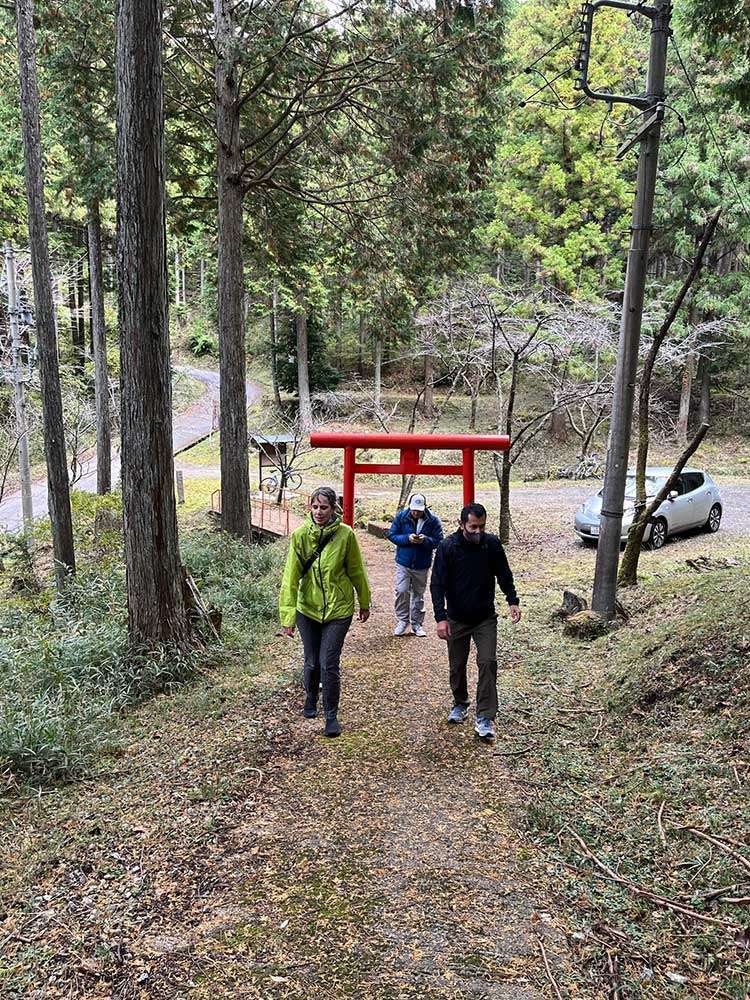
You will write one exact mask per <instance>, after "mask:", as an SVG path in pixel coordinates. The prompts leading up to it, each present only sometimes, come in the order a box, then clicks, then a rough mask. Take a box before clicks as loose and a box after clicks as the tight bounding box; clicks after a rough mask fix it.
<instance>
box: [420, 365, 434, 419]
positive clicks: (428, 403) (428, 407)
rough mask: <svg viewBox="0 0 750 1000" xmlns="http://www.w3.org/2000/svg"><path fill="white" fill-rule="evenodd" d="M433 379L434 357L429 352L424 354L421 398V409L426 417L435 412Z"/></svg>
mask: <svg viewBox="0 0 750 1000" xmlns="http://www.w3.org/2000/svg"><path fill="white" fill-rule="evenodd" d="M434 381H435V359H434V357H433V356H432V355H431V354H425V358H424V396H423V399H422V410H423V412H424V415H425V416H426V417H429V418H432V416H433V415H434V413H435V399H434V395H433V385H434Z"/></svg>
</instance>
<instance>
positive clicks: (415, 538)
mask: <svg viewBox="0 0 750 1000" xmlns="http://www.w3.org/2000/svg"><path fill="white" fill-rule="evenodd" d="M409 541H410V542H411V544H412V545H421V544H422V539H421V538H420V537H419V535H409Z"/></svg>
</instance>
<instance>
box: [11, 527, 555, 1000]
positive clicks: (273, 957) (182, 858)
mask: <svg viewBox="0 0 750 1000" xmlns="http://www.w3.org/2000/svg"><path fill="white" fill-rule="evenodd" d="M361 538H362V544H363V548H364V551H365V556H366V559H367V563H368V567H369V568H370V573H371V579H372V583H373V588H374V593H375V600H374V610H373V614H372V617H371V619H370V621H369V622H367V623H366V624H360V623H357V624H355V625H354V627H353V629H352V632H351V633H350V635H349V638H348V641H347V645H346V648H345V658H344V666H343V676H344V689H343V695H342V711H341V718H342V723H343V726H344V733H343V735H342V736H341V737H340V738H339V739H337V740H325V739H324V738H323V737H322V736H321V731H322V722H321V720H320V719H316V720H304V719H303V718H302V716H301V705H302V697H301V688H300V685H299V665H300V660H301V656H300V650H299V647H298V645H297V642H296V640H295V641H294V645H292V644H291V643H290V642H289V640H284V639H282V638H277V639H276V640H274V643H273V644H272V647H271V648H270V649H269V650H268V657H267V673H266V676H263V675H261V676H260V677H256V678H254V679H253V683H252V684H251V685H250V684H248V683H247V681H245V682H244V688H242V686H241V689H240V690H237V689H235V691H234V693H233V694H232V695H231V697H227V692H226V689H225V690H224V693H223V694H221V693H220V691H217V692H216V696H215V697H214V692H213V691H212V690H211V689H210V688H209V687H208V686H206V687H205V688H204V691H203V693H202V695H201V696H200V697H199V696H197V695H196V697H194V698H193V700H192V702H188V704H187V706H186V705H185V704H182V703H181V698H180V697H178V698H174V699H159V700H157V702H155V703H152V705H151V706H146V707H145V708H144V709H143V710H141V712H139V713H137V715H136V717H135V718H134V719H133V720H132V725H131V726H130V729H131V732H130V734H129V746H128V747H127V750H126V752H125V753H124V754H123V755H122V757H121V758H120V759H119V760H117V761H116V771H115V773H114V774H113V773H109V774H106V775H102V776H101V777H100V778H99V779H97V780H95V781H92V782H90V783H87V784H85V785H80V786H78V787H76V788H73V789H68V790H62V791H61V792H52V793H51V794H49V795H47V796H44V797H43V798H42V799H40V800H39V802H38V803H36V804H34V803H30V802H28V801H27V802H26V803H24V804H23V806H21V805H20V804H19V808H21V809H23V810H24V811H25V810H28V811H29V812H30V813H31V814H32V815H33V816H34V822H33V824H32V823H30V822H29V820H30V817H29V816H28V815H27V816H24V817H23V820H24V822H23V827H24V828H26V829H27V830H28V829H29V828H30V827H31V829H32V830H33V833H31V834H28V835H27V836H25V837H24V839H23V842H22V843H19V844H17V845H15V847H14V850H13V856H12V858H11V856H10V854H8V853H7V852H8V848H6V850H5V851H2V852H0V853H1V854H4V855H6V857H2V856H0V863H3V866H5V862H6V861H7V862H12V864H11V868H12V869H13V880H12V884H13V886H14V896H15V898H14V900H10V899H8V898H7V897H6V899H5V901H4V902H5V911H6V914H12V913H15V914H17V915H18V918H17V922H16V923H15V924H12V925H11V928H10V931H11V937H10V939H9V940H10V942H11V947H12V953H13V956H14V958H12V959H11V967H13V962H15V963H16V966H15V968H16V971H18V970H20V969H21V968H23V967H25V966H26V965H27V964H28V968H29V972H28V976H29V979H28V987H27V989H26V991H25V992H24V993H23V994H22V995H23V996H24V998H32V997H34V998H35V997H42V996H43V997H44V998H45V1000H49V998H57V997H63V996H64V997H97V998H99V997H102V998H103V997H113V998H118V1000H125V998H127V1000H130V998H138V1000H146V998H148V1000H161V998H165V1000H166V998H176V997H180V998H182V997H184V998H190V1000H202V998H209V997H210V998H211V1000H224V998H230V997H232V998H268V997H279V998H281V997H285V998H286V997H289V998H292V997H307V998H309V997H321V998H322V997H357V998H368V1000H369V998H373V1000H374V998H378V1000H380V998H382V1000H386V998H394V1000H395V998H397V997H399V998H400V997H428V998H432V997H435V998H446V1000H447V998H459V997H482V998H493V1000H536V998H542V997H545V996H550V995H552V994H551V993H550V992H549V991H550V986H549V980H548V978H547V974H546V973H545V968H544V962H543V959H542V949H544V951H545V952H546V953H547V956H548V959H549V961H550V963H551V965H552V968H553V969H556V970H557V972H558V974H560V973H563V972H564V968H565V965H566V963H567V958H566V945H565V941H564V938H563V936H562V934H561V932H560V931H559V930H558V929H557V928H556V926H555V923H554V920H553V918H552V917H551V916H550V915H549V913H548V912H547V911H546V907H548V906H549V905H550V900H549V898H545V895H544V893H545V891H546V888H545V886H544V884H542V889H541V891H540V889H539V884H538V876H539V868H538V866H537V867H536V872H535V874H536V879H537V885H535V884H534V882H535V877H534V873H533V871H532V868H531V865H530V863H529V862H528V860H527V859H528V858H530V856H531V855H530V848H529V847H528V845H526V844H525V843H524V842H523V840H522V839H521V838H520V837H519V835H518V834H517V833H516V832H515V831H514V823H513V819H514V813H516V811H518V810H521V809H522V808H523V807H524V805H525V803H524V802H523V801H522V795H523V792H522V789H521V788H520V787H519V785H518V784H517V783H514V781H512V780H511V776H510V774H509V773H508V772H507V771H506V770H505V768H504V765H503V757H502V755H501V754H500V753H498V751H497V750H496V749H495V748H492V747H490V746H487V745H484V744H481V743H479V742H478V741H477V740H476V739H475V737H474V734H473V729H472V726H471V723H467V724H465V725H464V726H460V727H456V728H455V729H454V728H451V727H448V726H447V724H446V723H445V716H446V713H447V710H448V709H449V707H450V701H451V699H450V696H449V691H448V688H447V676H446V675H447V668H446V653H445V646H444V645H443V644H442V643H440V641H439V640H438V639H437V638H435V637H430V638H427V639H419V638H417V637H414V636H411V637H405V638H399V639H397V638H395V637H393V636H392V635H391V632H392V626H393V622H392V613H391V605H392V579H393V551H392V548H391V547H390V546H389V545H388V543H387V542H384V541H381V540H377V539H374V538H371V537H369V536H361ZM431 621H432V619H431V615H430V614H428V625H429V623H431ZM500 632H501V638H500V657H501V660H502V659H503V651H505V658H506V659H507V661H508V662H509V663H511V662H512V661H513V658H514V654H513V649H512V643H513V641H514V640H513V637H512V635H511V626H510V624H509V623H508V624H503V625H502V627H501V630H500ZM290 677H293V678H294V679H293V680H290ZM219 680H220V679H219ZM500 700H501V704H502V691H501V699H500ZM499 734H500V739H499V743H500V744H501V745H502V744H503V741H504V738H505V736H506V734H505V733H504V732H503V715H502V709H501V717H500V724H499ZM507 735H510V736H511V737H512V735H513V734H512V733H511V734H507ZM34 814H35V815H34ZM515 818H516V819H518V816H516V817H515ZM19 825H20V824H19ZM25 858H27V859H28V860H29V863H30V867H28V868H25V867H24V859H25ZM543 882H544V879H543V880H542V883H543ZM2 930H4V931H7V930H8V923H7V920H6V924H5V925H2ZM14 933H15V937H14ZM540 941H541V942H542V943H540ZM16 981H17V980H16ZM20 995H21V994H19V996H20Z"/></svg>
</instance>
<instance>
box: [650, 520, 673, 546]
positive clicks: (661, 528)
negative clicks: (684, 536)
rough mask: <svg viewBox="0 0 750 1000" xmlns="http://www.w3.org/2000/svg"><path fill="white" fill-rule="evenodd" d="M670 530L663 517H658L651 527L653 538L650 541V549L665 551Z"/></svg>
mask: <svg viewBox="0 0 750 1000" xmlns="http://www.w3.org/2000/svg"><path fill="white" fill-rule="evenodd" d="M668 533H669V528H668V527H667V522H666V521H665V520H664V518H663V517H657V519H656V520H655V521H654V523H653V524H652V525H651V537H650V538H649V540H648V544H649V548H652V549H663V548H664V546H665V545H666V544H667V535H668Z"/></svg>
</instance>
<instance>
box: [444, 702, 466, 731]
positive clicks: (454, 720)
mask: <svg viewBox="0 0 750 1000" xmlns="http://www.w3.org/2000/svg"><path fill="white" fill-rule="evenodd" d="M468 717H469V706H468V705H454V706H453V708H452V709H451V714H450V715H449V716H448V722H450V723H451V725H454V726H455V725H458V723H459V722H466V720H467V719H468Z"/></svg>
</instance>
